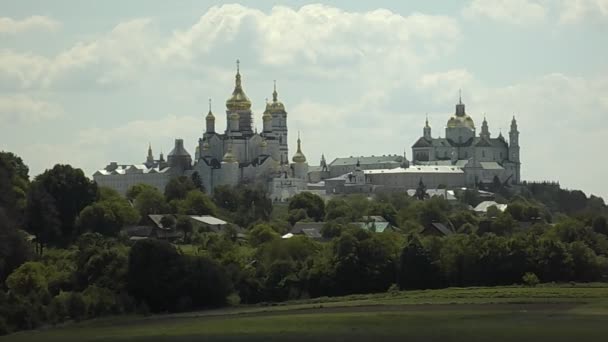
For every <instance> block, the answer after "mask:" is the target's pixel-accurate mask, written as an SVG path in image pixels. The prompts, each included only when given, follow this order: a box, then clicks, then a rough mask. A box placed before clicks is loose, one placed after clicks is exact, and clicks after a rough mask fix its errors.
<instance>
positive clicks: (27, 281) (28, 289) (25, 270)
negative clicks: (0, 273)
mask: <svg viewBox="0 0 608 342" xmlns="http://www.w3.org/2000/svg"><path fill="white" fill-rule="evenodd" d="M45 273H46V271H45V267H44V265H43V264H42V263H40V262H35V261H28V262H26V263H24V264H23V265H21V266H19V267H18V268H17V269H16V270H15V271H14V272H13V273H11V275H10V276H9V277H8V278H7V279H6V287H7V288H8V289H9V290H10V291H11V293H14V294H16V295H18V296H23V297H27V296H37V297H41V296H44V295H48V289H47V287H48V281H47V279H46V277H45Z"/></svg>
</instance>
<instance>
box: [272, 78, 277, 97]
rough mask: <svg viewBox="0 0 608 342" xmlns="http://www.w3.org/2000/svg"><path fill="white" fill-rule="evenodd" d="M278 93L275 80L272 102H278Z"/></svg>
mask: <svg viewBox="0 0 608 342" xmlns="http://www.w3.org/2000/svg"><path fill="white" fill-rule="evenodd" d="M278 95H279V94H278V93H277V80H274V91H273V92H272V102H277V101H278V99H277V97H278Z"/></svg>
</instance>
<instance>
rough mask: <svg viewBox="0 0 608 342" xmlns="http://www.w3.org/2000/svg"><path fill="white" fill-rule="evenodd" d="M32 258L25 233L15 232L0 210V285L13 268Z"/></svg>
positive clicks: (12, 224) (31, 251)
mask: <svg viewBox="0 0 608 342" xmlns="http://www.w3.org/2000/svg"><path fill="white" fill-rule="evenodd" d="M32 258H33V250H32V245H31V244H30V243H29V242H28V241H27V240H26V237H25V233H24V232H23V231H20V230H17V229H16V227H15V224H14V223H13V222H12V221H11V220H10V219H9V218H8V216H7V215H6V214H5V212H4V210H3V209H2V208H0V284H2V283H3V282H4V280H5V279H6V277H8V275H9V274H11V272H13V270H14V269H15V268H17V267H19V265H21V264H23V263H24V262H26V261H28V260H31V259H32Z"/></svg>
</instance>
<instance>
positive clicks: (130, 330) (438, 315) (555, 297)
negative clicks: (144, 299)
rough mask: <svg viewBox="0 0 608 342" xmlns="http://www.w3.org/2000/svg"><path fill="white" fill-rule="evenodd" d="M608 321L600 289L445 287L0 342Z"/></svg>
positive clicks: (311, 335) (299, 335)
mask: <svg viewBox="0 0 608 342" xmlns="http://www.w3.org/2000/svg"><path fill="white" fill-rule="evenodd" d="M606 322H608V286H607V285H605V284H594V285H587V286H575V287H573V286H570V285H566V286H543V287H539V288H524V287H497V288H450V289H443V290H429V291H408V292H396V293H384V294H375V295H358V296H347V297H337V298H320V299H315V300H307V301H293V302H289V303H287V304H282V305H272V306H270V305H269V306H242V307H236V308H228V309H221V310H210V311H202V312H193V313H182V314H173V315H155V316H150V317H139V316H128V317H112V318H105V319H98V320H93V321H87V322H82V323H78V324H69V325H66V326H64V327H58V328H50V329H46V330H41V331H34V332H22V333H18V334H13V335H9V336H6V337H4V338H0V341H5V340H6V341H9V340H10V341H36V340H43V341H45V342H53V341H124V340H135V341H165V340H182V341H186V340H192V339H200V340H205V341H231V340H247V341H275V340H276V341H279V340H280V341H285V340H289V341H294V340H295V341H306V340H336V341H340V340H343V341H368V340H371V339H372V338H382V339H383V340H387V341H393V340H400V341H401V340H408V341H410V340H414V341H416V340H426V341H433V340H441V341H461V340H468V341H487V340H492V341H493V342H500V341H524V340H532V339H535V340H538V341H572V340H575V339H578V340H581V341H587V340H598V341H600V340H603V339H604V338H605V336H607V335H608V324H606ZM383 342H384V341H383Z"/></svg>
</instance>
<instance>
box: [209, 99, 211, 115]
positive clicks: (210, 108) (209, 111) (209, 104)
mask: <svg viewBox="0 0 608 342" xmlns="http://www.w3.org/2000/svg"><path fill="white" fill-rule="evenodd" d="M209 113H211V98H209Z"/></svg>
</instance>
